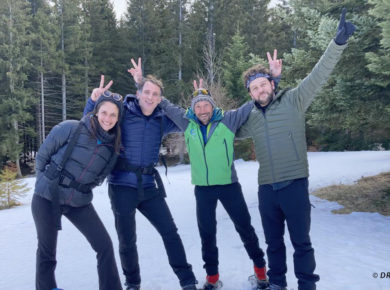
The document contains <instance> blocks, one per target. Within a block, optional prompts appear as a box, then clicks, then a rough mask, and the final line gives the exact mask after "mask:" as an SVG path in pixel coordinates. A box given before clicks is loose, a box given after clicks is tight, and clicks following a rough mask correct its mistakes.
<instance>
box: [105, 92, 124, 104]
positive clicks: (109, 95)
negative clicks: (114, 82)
mask: <svg viewBox="0 0 390 290" xmlns="http://www.w3.org/2000/svg"><path fill="white" fill-rule="evenodd" d="M103 96H104V97H106V98H113V99H114V100H115V101H118V102H119V101H122V100H123V97H122V96H121V95H120V94H117V93H111V92H110V91H105V92H104V93H103Z"/></svg>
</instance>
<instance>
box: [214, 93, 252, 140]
mask: <svg viewBox="0 0 390 290" xmlns="http://www.w3.org/2000/svg"><path fill="white" fill-rule="evenodd" d="M253 106H254V103H253V101H249V102H247V103H245V104H243V105H242V106H241V107H239V108H238V109H236V110H230V111H227V112H226V113H225V115H224V118H223V120H222V123H224V124H225V125H226V126H227V127H228V128H229V129H230V130H231V131H232V132H233V133H236V132H237V130H238V129H239V128H240V127H241V126H242V125H243V124H244V123H245V122H246V121H247V120H248V117H249V114H250V112H251V111H252V109H253Z"/></svg>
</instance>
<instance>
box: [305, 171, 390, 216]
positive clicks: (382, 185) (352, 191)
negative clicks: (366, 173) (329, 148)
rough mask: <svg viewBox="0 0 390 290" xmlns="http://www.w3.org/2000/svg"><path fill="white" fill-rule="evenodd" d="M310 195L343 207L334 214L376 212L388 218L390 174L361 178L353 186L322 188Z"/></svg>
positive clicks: (389, 214) (389, 208)
mask: <svg viewBox="0 0 390 290" xmlns="http://www.w3.org/2000/svg"><path fill="white" fill-rule="evenodd" d="M312 194H313V195H315V196H317V197H319V198H323V199H327V200H330V201H336V202H338V203H339V204H341V205H342V206H344V207H343V208H341V209H337V210H333V212H334V213H340V214H347V213H351V212H353V211H360V212H378V213H380V214H382V215H386V216H390V172H386V173H382V174H379V175H375V176H371V177H363V178H361V179H359V180H358V181H357V183H356V184H354V185H332V186H328V187H324V188H321V189H319V190H317V191H315V192H313V193H312Z"/></svg>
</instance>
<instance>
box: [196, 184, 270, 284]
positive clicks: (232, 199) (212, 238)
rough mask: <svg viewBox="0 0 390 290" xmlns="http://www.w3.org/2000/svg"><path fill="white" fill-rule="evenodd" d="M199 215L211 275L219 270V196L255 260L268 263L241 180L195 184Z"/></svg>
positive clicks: (249, 253)
mask: <svg viewBox="0 0 390 290" xmlns="http://www.w3.org/2000/svg"><path fill="white" fill-rule="evenodd" d="M195 197H196V215H197V219H198V227H199V234H200V238H201V240H202V258H203V261H204V263H205V264H204V266H203V268H205V269H206V273H207V275H210V276H211V275H215V274H218V248H217V237H216V236H217V220H216V208H217V201H218V200H219V201H220V202H221V203H222V205H223V207H224V208H225V210H226V212H227V213H228V215H229V217H230V218H231V220H232V221H233V224H234V227H235V228H236V230H237V232H238V234H239V235H240V238H241V240H242V242H243V243H244V247H245V250H246V251H247V253H248V255H249V257H250V258H251V259H252V260H253V263H254V264H255V265H256V266H257V267H259V268H262V267H264V266H265V260H264V252H263V251H262V250H261V248H260V247H259V240H258V238H257V236H256V233H255V230H254V228H253V227H252V225H251V217H250V215H249V211H248V207H247V205H246V203H245V199H244V196H243V194H242V190H241V185H240V184H239V183H238V182H235V183H232V184H227V185H212V186H198V185H197V186H195Z"/></svg>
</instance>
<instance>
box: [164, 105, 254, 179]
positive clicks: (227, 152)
mask: <svg viewBox="0 0 390 290" xmlns="http://www.w3.org/2000/svg"><path fill="white" fill-rule="evenodd" d="M253 105H254V103H253V102H252V101H250V102H247V103H246V104H244V105H242V106H241V107H240V108H239V109H237V110H231V111H227V112H223V111H222V110H221V109H219V108H215V109H214V111H213V116H212V118H211V120H210V123H209V124H208V127H207V143H206V145H205V144H204V141H203V136H202V132H201V130H200V124H199V121H198V119H197V117H196V116H195V113H194V112H193V111H192V109H191V108H189V109H187V110H185V109H183V108H180V107H178V106H175V105H173V104H171V103H170V102H169V101H168V100H166V99H164V100H163V101H162V102H161V103H160V106H161V107H162V109H163V110H165V112H166V114H167V116H168V118H170V119H171V120H172V121H173V122H174V123H175V124H176V125H177V126H178V127H179V128H180V129H181V130H182V131H183V132H184V137H185V142H186V145H187V151H188V154H189V157H190V162H191V181H192V184H194V185H202V186H209V185H224V184H231V183H234V182H237V181H238V179H237V173H236V170H235V168H234V162H233V160H234V146H233V145H234V137H235V133H236V131H237V130H238V128H239V127H241V126H242V124H243V123H245V122H246V120H247V119H248V116H249V113H250V112H251V110H252V108H253Z"/></svg>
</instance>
